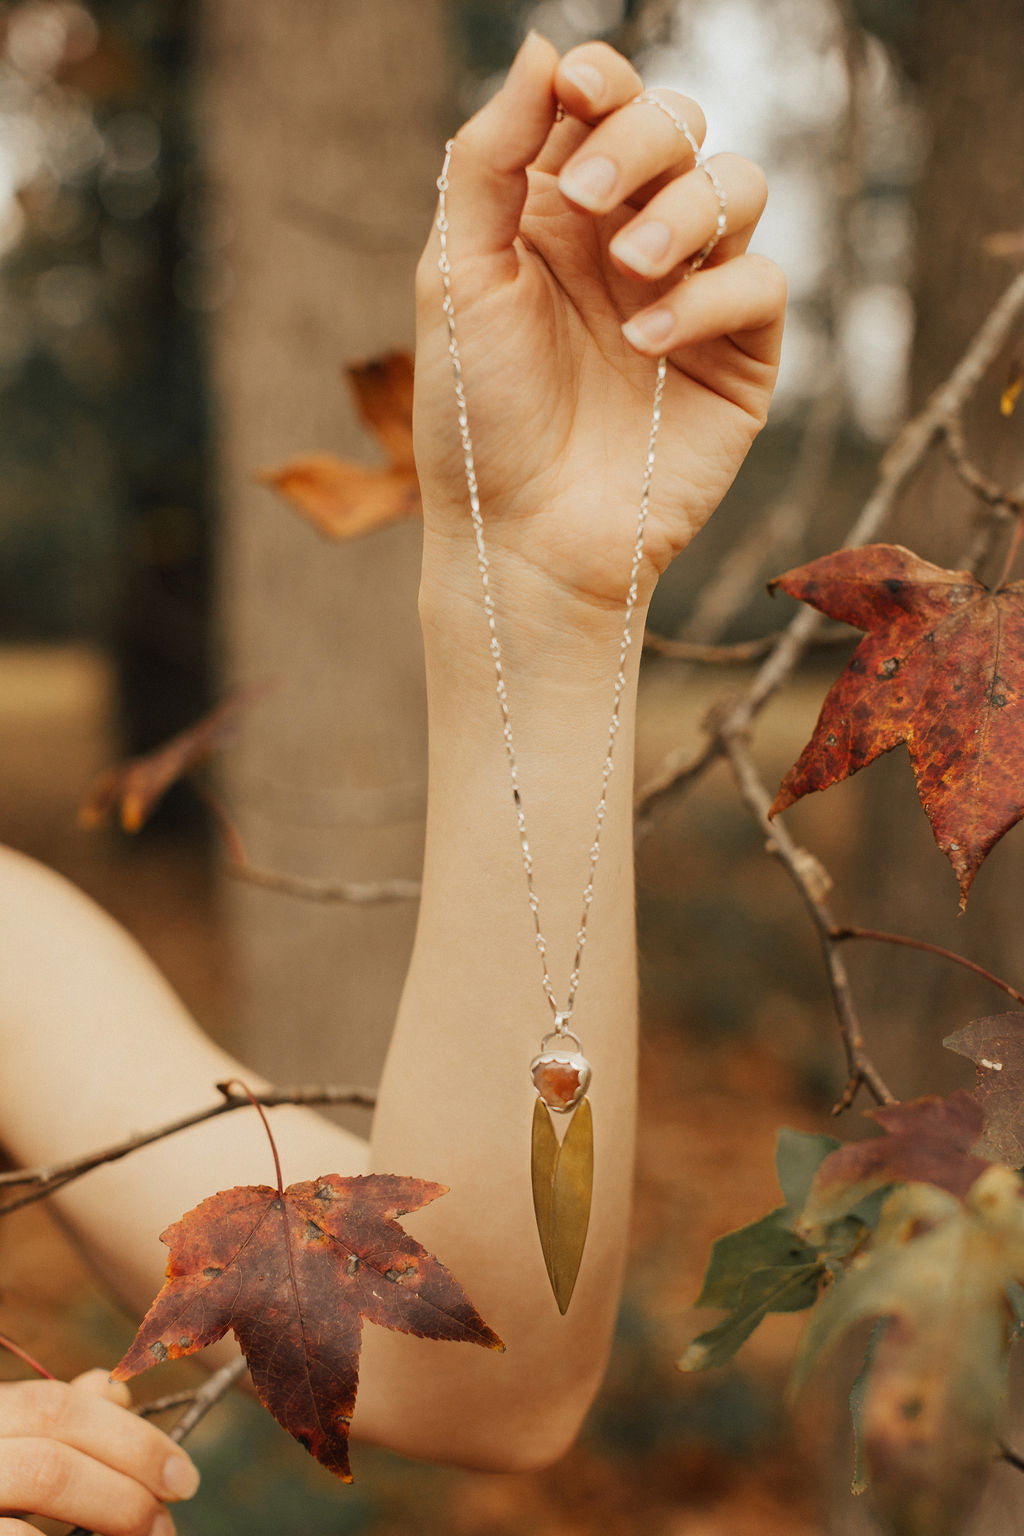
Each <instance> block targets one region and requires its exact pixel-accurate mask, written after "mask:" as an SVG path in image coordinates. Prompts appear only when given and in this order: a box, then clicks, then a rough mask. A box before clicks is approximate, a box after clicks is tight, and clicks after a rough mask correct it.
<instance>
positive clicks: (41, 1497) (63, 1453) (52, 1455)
mask: <svg viewBox="0 0 1024 1536" xmlns="http://www.w3.org/2000/svg"><path fill="white" fill-rule="evenodd" d="M14 1460H15V1465H14V1467H13V1469H12V1470H13V1473H14V1479H13V1480H14V1482H15V1483H16V1484H17V1489H18V1503H19V1504H20V1505H23V1506H24V1507H25V1508H26V1509H28V1510H30V1511H32V1512H33V1513H38V1514H48V1513H50V1512H51V1511H52V1510H54V1509H57V1508H59V1507H60V1503H61V1500H62V1499H63V1497H64V1494H65V1493H66V1492H67V1487H68V1483H69V1481H70V1478H71V1456H70V1455H69V1453H68V1450H67V1447H66V1446H63V1445H60V1444H59V1443H58V1442H57V1441H55V1440H29V1441H27V1442H26V1446H25V1450H24V1451H23V1452H22V1453H20V1454H18V1455H16V1456H15V1458H14Z"/></svg>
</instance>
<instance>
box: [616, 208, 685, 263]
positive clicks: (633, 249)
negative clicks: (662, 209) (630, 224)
mask: <svg viewBox="0 0 1024 1536" xmlns="http://www.w3.org/2000/svg"><path fill="white" fill-rule="evenodd" d="M671 239H672V231H671V230H670V229H669V227H668V225H667V224H663V223H662V222H661V220H660V219H648V221H647V223H646V224H639V225H637V227H636V229H631V230H630V231H629V234H628V235H619V236H617V237H616V239H615V240H613V241H612V246H611V249H612V254H613V255H614V256H617V257H618V259H619V261H622V262H625V264H626V266H627V267H632V268H633V271H634V272H650V271H652V270H653V268H654V266H655V264H656V263H657V262H659V261H661V259H662V257H663V256H665V255H666V253H667V252H668V248H669V242H670V241H671Z"/></svg>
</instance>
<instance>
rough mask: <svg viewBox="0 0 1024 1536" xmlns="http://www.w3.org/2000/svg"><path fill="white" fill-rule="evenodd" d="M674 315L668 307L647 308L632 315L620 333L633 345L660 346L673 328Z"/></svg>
mask: <svg viewBox="0 0 1024 1536" xmlns="http://www.w3.org/2000/svg"><path fill="white" fill-rule="evenodd" d="M675 324H676V317H675V315H673V313H672V311H671V310H670V309H648V310H645V311H644V312H643V314H641V315H634V316H633V318H632V320H627V321H626V324H625V325H624V326H623V327H622V334H623V336H625V338H626V340H627V341H630V342H632V343H633V345H634V346H635V347H660V346H661V345H662V343H663V342H666V341H668V339H669V337H670V336H671V335H672V332H673V330H674V329H675Z"/></svg>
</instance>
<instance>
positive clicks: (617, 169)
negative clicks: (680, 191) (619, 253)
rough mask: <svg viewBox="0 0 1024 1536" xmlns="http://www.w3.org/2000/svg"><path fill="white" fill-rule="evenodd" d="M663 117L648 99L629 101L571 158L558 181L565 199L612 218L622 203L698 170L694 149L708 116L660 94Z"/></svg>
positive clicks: (685, 99) (669, 93) (674, 97)
mask: <svg viewBox="0 0 1024 1536" xmlns="http://www.w3.org/2000/svg"><path fill="white" fill-rule="evenodd" d="M658 95H659V99H660V100H661V101H662V102H663V103H664V105H665V107H667V108H668V109H669V110H668V111H664V110H662V108H661V107H659V106H657V105H655V103H654V101H652V100H649V99H643V100H639V101H637V100H633V99H630V98H627V99H626V100H625V101H624V102H620V103H618V104H617V107H618V110H615V111H613V112H612V114H611V115H610V116H608V117H606V118H604V119H603V121H601V122H600V123H599V124H598V125H597V127H596V128H594V129H592V131H591V132H590V133H589V134H588V135H587V138H586V140H585V142H584V143H583V144H582V145H581V146H580V147H579V148H578V149H577V150H576V151H575V153H574V154H572V155H571V156H570V157H569V159H568V161H567V162H566V164H565V165H563V166H562V169H561V171H560V173H559V177H558V187H559V191H560V192H561V193H562V195H563V196H564V197H567V198H569V200H570V201H571V202H573V203H575V204H576V205H577V206H578V207H580V208H585V209H586V210H587V211H588V213H610V212H611V210H612V209H613V208H615V207H616V206H617V205H618V204H619V203H622V202H625V201H626V200H627V199H628V198H631V197H633V196H634V195H635V194H637V193H640V192H641V191H647V190H649V189H650V188H651V187H652V184H653V185H658V184H660V183H661V182H662V181H663V180H665V179H666V178H668V177H671V176H674V175H677V174H678V173H679V172H680V171H681V170H684V169H685V170H688V169H690V168H691V167H692V166H693V164H694V152H693V146H692V145H691V144H690V142H689V139H688V138H687V136H686V133H685V132H684V131H683V129H682V128H681V127H679V126H678V124H680V123H685V125H686V127H687V128H688V129H689V131H690V134H691V135H692V136H693V140H694V143H696V144H698V145H699V144H700V143H701V142H702V141H703V138H704V132H705V123H704V114H703V112H702V111H701V109H700V107H699V106H698V105H697V103H696V102H695V101H691V100H690V98H689V97H688V96H680V95H678V93H677V92H675V91H661V92H659V93H658Z"/></svg>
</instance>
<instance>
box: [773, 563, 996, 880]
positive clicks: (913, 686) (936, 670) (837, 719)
mask: <svg viewBox="0 0 1024 1536" xmlns="http://www.w3.org/2000/svg"><path fill="white" fill-rule="evenodd" d="M771 585H772V587H773V588H774V587H777V586H778V587H782V589H783V591H785V592H788V593H790V595H791V596H793V597H799V598H802V599H803V600H804V601H805V602H808V603H811V604H812V605H813V606H814V607H815V608H818V609H820V610H821V612H822V613H827V614H829V615H830V616H831V617H832V618H836V619H843V620H845V621H846V623H848V624H853V625H855V626H856V628H858V629H866V630H868V631H870V633H869V634H867V635H866V636H865V638H864V639H863V640H862V641H861V642H860V644H859V645H858V647H857V649H856V651H855V652H854V653H853V656H852V657H851V658H850V661H849V663H848V665H847V668H846V671H845V672H844V673H843V674H842V676H841V677H840V678H839V679H838V681H837V682H836V683H835V684H833V687H832V689H831V691H830V693H829V694H828V697H827V698H826V700H825V703H824V705H823V706H822V710H821V714H820V715H819V717H818V723H817V725H816V726H815V728H814V735H813V736H812V737H811V740H810V741H809V742H808V744H807V746H806V747H805V748H804V750H803V752H802V753H801V755H800V758H799V761H798V762H797V763H796V764H795V765H794V766H793V767H792V768H791V769H790V770H789V772H788V773H787V774H786V777H785V778H784V779H783V781H782V784H781V786H780V788H779V792H778V794H777V795H776V797H775V802H774V804H773V805H772V808H771V813H770V814H771V815H773V816H774V815H775V814H776V813H777V812H778V811H782V810H785V808H786V807H787V806H788V805H792V804H793V802H794V801H795V800H799V799H800V798H801V796H802V795H807V794H810V793H811V791H812V790H816V789H825V788H827V787H828V785H830V784H835V783H836V782H837V781H838V780H840V779H845V778H848V777H849V776H850V775H851V774H853V773H856V772H857V770H858V769H860V768H863V767H864V766H865V764H867V763H870V762H872V761H873V760H874V759H875V758H876V757H878V756H879V755H880V754H881V753H882V752H889V751H891V750H892V748H893V747H896V746H899V745H900V743H901V742H906V744H907V749H908V751H909V753H910V761H911V764H912V766H913V769H914V779H915V781H916V784H917V792H918V795H919V796H920V799H921V804H922V805H923V806H924V809H925V811H926V812H927V815H928V819H929V821H930V822H931V825H932V831H933V832H934V834H935V841H936V842H937V843H938V845H939V847H940V848H941V849H942V851H943V853H944V854H945V855H946V857H947V858H948V859H949V862H950V863H951V864H952V866H953V871H954V873H955V875H956V877H957V881H958V883H959V886H960V905H961V907H963V905H964V902H965V901H966V898H967V892H968V890H969V888H970V885H971V882H972V880H973V879H974V876H975V875H976V874H977V872H978V870H979V869H980V867H981V865H982V862H983V861H984V859H985V857H986V855H987V854H988V853H989V852H990V851H991V849H992V847H993V846H994V845H995V844H996V843H997V842H998V841H999V839H1000V838H1001V837H1002V835H1003V833H1004V832H1007V831H1009V829H1010V828H1011V827H1012V826H1013V825H1014V824H1015V823H1016V822H1017V821H1019V820H1020V818H1021V816H1024V772H1022V763H1024V710H1022V702H1024V582H1019V581H1018V582H1013V583H1011V584H1010V585H1009V586H1005V587H1002V588H1000V589H999V590H998V591H996V592H992V591H990V590H989V589H988V588H987V587H984V586H982V584H981V582H980V581H978V580H977V578H976V577H974V576H972V575H971V573H970V572H969V571H947V570H943V569H942V567H941V566H937V565H931V564H930V563H929V562H928V561H927V560H922V559H921V558H920V556H918V555H915V554H913V553H912V551H910V550H909V549H903V548H901V546H900V545H898V544H873V545H868V546H866V547H865V548H863V549H843V550H840V551H839V552H838V553H837V554H834V555H825V556H824V558H823V559H821V560H813V561H812V562H811V563H810V565H803V566H800V567H799V568H798V569H796V570H793V571H787V572H786V574H785V575H784V576H780V577H779V578H778V580H777V581H774V582H772V583H771Z"/></svg>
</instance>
